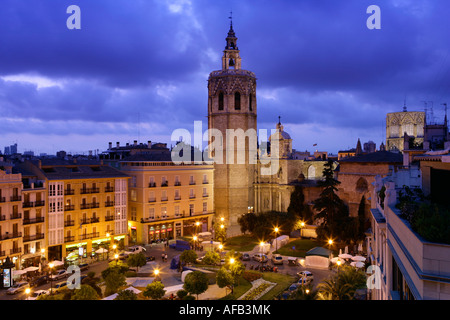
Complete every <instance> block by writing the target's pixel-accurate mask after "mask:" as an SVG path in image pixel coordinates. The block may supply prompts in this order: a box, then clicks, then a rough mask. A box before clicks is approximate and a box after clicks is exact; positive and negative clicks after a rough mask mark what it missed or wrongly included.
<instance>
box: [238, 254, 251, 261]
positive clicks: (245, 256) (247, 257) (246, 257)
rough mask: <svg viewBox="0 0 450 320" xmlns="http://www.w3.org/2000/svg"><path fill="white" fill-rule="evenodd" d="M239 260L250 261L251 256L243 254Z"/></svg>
mask: <svg viewBox="0 0 450 320" xmlns="http://www.w3.org/2000/svg"><path fill="white" fill-rule="evenodd" d="M239 259H241V260H242V261H249V260H250V255H249V254H248V253H243V254H242V255H241V256H240V257H239Z"/></svg>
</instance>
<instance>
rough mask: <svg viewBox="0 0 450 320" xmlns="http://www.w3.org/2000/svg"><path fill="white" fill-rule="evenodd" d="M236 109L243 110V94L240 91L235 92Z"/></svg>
mask: <svg viewBox="0 0 450 320" xmlns="http://www.w3.org/2000/svg"><path fill="white" fill-rule="evenodd" d="M234 109H235V110H241V94H240V93H239V92H235V93H234Z"/></svg>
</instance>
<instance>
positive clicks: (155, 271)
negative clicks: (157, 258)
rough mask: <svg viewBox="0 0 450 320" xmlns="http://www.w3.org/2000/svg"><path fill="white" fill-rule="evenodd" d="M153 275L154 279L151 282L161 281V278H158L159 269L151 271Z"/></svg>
mask: <svg viewBox="0 0 450 320" xmlns="http://www.w3.org/2000/svg"><path fill="white" fill-rule="evenodd" d="M153 273H154V275H155V279H154V280H153V281H161V277H160V276H159V269H155V270H153Z"/></svg>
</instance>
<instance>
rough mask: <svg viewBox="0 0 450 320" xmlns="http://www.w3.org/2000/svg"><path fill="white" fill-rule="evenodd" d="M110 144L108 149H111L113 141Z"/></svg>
mask: <svg viewBox="0 0 450 320" xmlns="http://www.w3.org/2000/svg"><path fill="white" fill-rule="evenodd" d="M108 145H109V147H108V150H111V148H112V142H109V143H108Z"/></svg>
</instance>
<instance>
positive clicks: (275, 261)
mask: <svg viewBox="0 0 450 320" xmlns="http://www.w3.org/2000/svg"><path fill="white" fill-rule="evenodd" d="M271 260H272V263H273V264H283V257H282V256H281V255H280V254H278V253H275V254H272V258H271Z"/></svg>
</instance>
